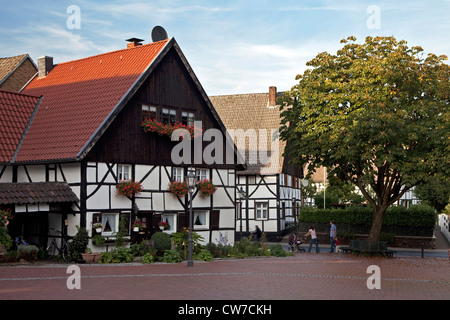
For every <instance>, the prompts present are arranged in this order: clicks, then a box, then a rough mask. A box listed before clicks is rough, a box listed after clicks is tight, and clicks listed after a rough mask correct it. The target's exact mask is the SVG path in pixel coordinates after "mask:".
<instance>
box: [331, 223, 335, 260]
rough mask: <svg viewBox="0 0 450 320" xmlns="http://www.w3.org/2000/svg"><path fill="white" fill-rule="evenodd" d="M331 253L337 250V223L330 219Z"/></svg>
mask: <svg viewBox="0 0 450 320" xmlns="http://www.w3.org/2000/svg"><path fill="white" fill-rule="evenodd" d="M330 226H331V227H330V245H331V247H330V253H334V252H335V250H336V225H335V224H334V221H333V220H331V221H330Z"/></svg>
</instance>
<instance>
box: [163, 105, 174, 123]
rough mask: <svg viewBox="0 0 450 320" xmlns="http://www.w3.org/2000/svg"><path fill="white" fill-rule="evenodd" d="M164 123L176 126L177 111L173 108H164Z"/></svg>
mask: <svg viewBox="0 0 450 320" xmlns="http://www.w3.org/2000/svg"><path fill="white" fill-rule="evenodd" d="M166 114H167V122H165V119H164V117H165V115H166ZM161 116H162V122H163V123H166V124H174V123H175V122H177V110H175V109H172V108H162V114H161Z"/></svg>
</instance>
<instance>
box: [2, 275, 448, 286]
mask: <svg viewBox="0 0 450 320" xmlns="http://www.w3.org/2000/svg"><path fill="white" fill-rule="evenodd" d="M202 276H266V277H302V278H328V279H352V280H355V279H357V280H366V279H367V277H358V276H340V275H323V274H301V273H297V274H289V273H288V274H285V273H273V272H262V273H261V272H220V273H178V274H176V273H175V274H173V273H171V274H123V275H91V276H81V278H82V279H93V278H97V279H98V278H142V277H144V278H152V277H202ZM67 277H68V276H59V277H28V278H0V281H34V280H58V279H67ZM381 280H382V281H401V282H418V283H437V284H444V285H449V284H450V281H444V280H429V279H405V278H381Z"/></svg>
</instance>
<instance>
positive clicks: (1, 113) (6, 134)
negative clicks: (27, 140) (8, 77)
mask: <svg viewBox="0 0 450 320" xmlns="http://www.w3.org/2000/svg"><path fill="white" fill-rule="evenodd" d="M39 99H40V98H39V97H34V96H29V95H25V94H20V93H17V92H10V91H5V90H0V162H9V161H11V158H12V157H13V155H14V152H15V151H16V149H17V146H18V145H19V142H20V140H21V139H22V135H23V133H24V131H25V128H26V126H27V124H28V121H29V119H30V117H31V115H32V114H33V111H34V110H35V108H36V105H37V104H38V103H39Z"/></svg>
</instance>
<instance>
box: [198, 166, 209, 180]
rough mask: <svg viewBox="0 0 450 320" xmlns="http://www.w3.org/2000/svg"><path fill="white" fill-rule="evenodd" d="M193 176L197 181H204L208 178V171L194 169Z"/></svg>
mask: <svg viewBox="0 0 450 320" xmlns="http://www.w3.org/2000/svg"><path fill="white" fill-rule="evenodd" d="M195 175H196V176H197V181H199V180H205V179H207V178H208V171H207V170H206V169H195Z"/></svg>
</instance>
